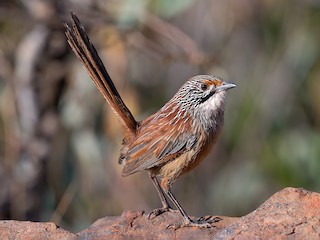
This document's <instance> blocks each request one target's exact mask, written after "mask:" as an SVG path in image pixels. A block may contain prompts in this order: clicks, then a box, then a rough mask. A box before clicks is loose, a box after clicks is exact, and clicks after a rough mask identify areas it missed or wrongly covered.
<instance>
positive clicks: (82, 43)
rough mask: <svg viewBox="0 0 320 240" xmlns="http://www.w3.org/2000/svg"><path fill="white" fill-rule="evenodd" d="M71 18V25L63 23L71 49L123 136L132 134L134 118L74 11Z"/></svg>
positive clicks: (134, 123) (134, 127) (135, 125)
mask: <svg viewBox="0 0 320 240" xmlns="http://www.w3.org/2000/svg"><path fill="white" fill-rule="evenodd" d="M71 19H72V26H71V27H70V26H69V25H68V24H67V23H64V26H65V28H66V32H65V34H66V36H67V39H68V43H69V45H70V47H71V49H72V50H73V52H74V53H75V55H76V56H77V57H78V59H79V60H80V61H81V62H82V63H83V65H84V66H85V67H86V69H87V71H88V73H89V75H90V77H91V79H92V81H93V82H94V83H95V85H96V86H97V88H98V89H99V90H100V92H101V93H102V95H103V97H104V98H105V99H106V100H107V102H108V103H109V104H110V106H111V107H112V109H113V111H114V112H115V114H116V115H117V117H118V118H119V120H120V122H121V124H122V126H123V127H124V134H125V137H129V136H130V135H131V136H132V135H134V134H135V131H136V128H137V122H136V120H135V119H134V117H133V116H132V114H131V112H130V110H129V109H128V108H127V106H126V105H125V103H124V102H123V100H122V99H121V97H120V95H119V93H118V91H117V89H116V87H115V86H114V84H113V82H112V80H111V78H110V76H109V74H108V72H107V70H106V69H105V67H104V65H103V63H102V61H101V59H100V57H99V55H98V53H97V51H96V49H95V47H94V46H93V44H92V43H91V41H90V39H89V37H88V35H87V34H86V32H85V30H84V27H83V26H82V24H81V23H80V21H79V19H78V18H77V16H76V15H75V14H74V13H71ZM128 134H129V136H128Z"/></svg>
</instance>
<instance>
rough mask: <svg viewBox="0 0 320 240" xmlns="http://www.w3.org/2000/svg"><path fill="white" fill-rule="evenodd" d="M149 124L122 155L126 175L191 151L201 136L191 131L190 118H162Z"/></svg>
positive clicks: (124, 174)
mask: <svg viewBox="0 0 320 240" xmlns="http://www.w3.org/2000/svg"><path fill="white" fill-rule="evenodd" d="M146 125H147V126H146V127H144V126H141V127H142V129H141V131H140V133H139V134H138V135H137V138H136V140H135V141H134V142H132V143H131V144H129V146H128V151H127V152H126V154H124V155H123V156H122V158H123V160H124V162H125V165H124V168H123V171H122V175H123V176H128V175H130V174H133V173H135V172H138V171H141V170H145V169H150V168H153V167H156V166H162V165H164V164H165V163H167V162H169V161H172V160H174V159H176V158H178V157H179V156H181V155H182V154H184V153H185V152H187V151H190V150H191V149H192V147H193V146H194V144H195V143H196V142H197V136H196V135H195V134H193V133H191V132H189V131H188V129H189V130H190V129H191V128H190V121H184V120H183V119H180V120H177V121H176V122H170V120H168V119H161V120H160V119H158V120H157V121H155V123H154V124H153V123H152V122H148V124H146Z"/></svg>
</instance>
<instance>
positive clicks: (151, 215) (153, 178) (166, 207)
mask: <svg viewBox="0 0 320 240" xmlns="http://www.w3.org/2000/svg"><path fill="white" fill-rule="evenodd" d="M149 176H150V178H151V181H152V183H153V185H154V186H155V188H156V189H157V192H158V194H159V197H160V201H161V203H162V208H157V209H154V210H153V211H152V212H151V213H149V215H148V218H149V219H150V218H154V217H156V216H158V215H160V214H162V213H164V212H168V211H171V210H172V208H171V207H170V204H169V203H168V200H167V199H166V197H165V195H164V193H163V190H162V188H161V186H160V184H159V182H158V179H157V177H156V176H155V175H154V174H153V173H152V172H149Z"/></svg>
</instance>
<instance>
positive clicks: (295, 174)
mask: <svg viewBox="0 0 320 240" xmlns="http://www.w3.org/2000/svg"><path fill="white" fill-rule="evenodd" d="M70 11H73V12H75V13H76V14H77V15H78V17H79V18H80V20H81V22H82V23H83V24H84V26H85V27H86V29H87V32H88V34H89V36H90V38H91V40H92V42H93V43H94V44H95V46H96V48H97V49H98V52H99V54H100V56H101V58H102V59H103V61H104V63H105V65H106V68H107V69H108V71H109V73H110V75H111V77H112V79H113V80H114V82H115V85H116V86H117V88H118V90H119V91H120V94H121V95H122V96H123V98H124V101H125V102H126V104H127V105H128V106H129V108H130V109H131V110H132V112H133V115H134V116H135V117H136V119H137V120H142V119H144V118H145V117H146V116H149V115H150V114H152V113H154V112H156V111H157V110H158V109H159V108H160V107H161V106H163V105H164V103H166V102H167V101H168V100H169V99H170V98H171V97H172V96H173V95H174V94H175V92H176V91H177V90H178V89H179V87H180V86H181V85H182V84H183V83H184V82H185V81H186V80H187V79H188V78H190V77H192V76H194V75H197V74H215V75H218V76H221V77H222V78H224V79H225V80H230V81H233V82H235V83H236V84H237V88H235V89H233V90H231V91H230V92H229V96H228V105H227V108H226V116H225V118H226V121H225V127H224V129H223V131H222V133H221V136H220V138H219V140H218V143H217V145H216V146H215V148H214V151H212V153H211V154H210V155H209V156H208V157H207V159H206V161H204V162H203V163H202V165H200V166H199V167H198V168H197V169H196V170H194V171H193V172H192V173H190V174H188V175H186V176H185V177H182V178H181V179H180V180H178V181H177V182H176V184H175V185H174V188H173V192H174V193H175V195H176V197H177V199H178V200H179V201H180V203H181V204H182V206H183V207H184V208H185V209H186V211H187V212H188V213H189V214H191V215H194V216H203V215H209V214H210V215H229V216H242V215H245V214H247V213H249V212H250V211H253V210H254V209H255V208H257V207H258V206H259V205H260V204H261V203H262V202H263V201H265V200H266V199H267V198H268V197H270V196H271V195H272V194H273V193H275V192H276V191H279V190H280V189H282V188H284V187H287V186H293V187H303V188H306V189H308V190H312V191H320V178H319V172H320V135H319V128H320V44H319V42H320V41H319V40H320V28H319V25H320V2H319V1H317V0H292V1H284V2H283V1H275V0H262V1H255V0H240V1H239V0H229V1H219V0H215V1H211V0H207V1H195V0H175V1H170V0H122V1H117V0H105V1H103V0H55V1H54V0H1V3H0V218H1V219H17V220H32V221H53V222H55V223H56V224H58V225H60V226H62V227H64V228H65V229H68V230H70V231H79V230H81V229H83V228H86V227H88V226H89V225H91V224H92V223H93V222H94V221H95V220H97V219H99V218H101V217H104V216H107V215H120V214H121V213H122V212H123V211H124V210H126V209H132V210H142V209H143V210H145V211H146V212H149V211H151V210H152V209H154V208H157V207H160V206H161V205H160V201H159V199H158V195H157V193H156V191H155V189H154V187H153V186H152V183H151V181H150V180H149V178H148V176H147V173H146V172H144V173H138V174H135V175H132V176H130V177H127V178H122V177H121V166H119V165H118V164H117V162H118V157H119V149H120V144H121V140H122V133H121V127H120V124H119V122H118V120H117V119H116V118H115V116H114V114H113V113H112V111H111V110H110V108H109V106H108V105H107V104H106V102H105V101H104V99H103V98H102V96H101V95H100V93H99V92H98V90H97V89H96V88H95V86H94V85H93V83H92V82H91V80H90V79H89V77H88V74H87V73H86V72H85V70H84V67H83V66H82V65H81V64H80V62H79V61H78V60H77V59H76V57H75V56H74V54H73V53H72V52H71V50H70V48H69V47H68V45H67V42H66V39H65V36H64V29H63V26H62V22H70V17H69V12H70Z"/></svg>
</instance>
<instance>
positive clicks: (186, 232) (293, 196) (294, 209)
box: [0, 188, 320, 240]
mask: <svg viewBox="0 0 320 240" xmlns="http://www.w3.org/2000/svg"><path fill="white" fill-rule="evenodd" d="M210 217H212V218H216V219H221V220H220V221H218V222H215V223H213V224H212V225H213V227H212V228H196V227H185V228H179V229H176V230H175V229H173V228H167V227H168V226H169V225H172V224H175V223H178V222H181V221H182V218H181V216H180V214H179V212H177V211H174V212H167V213H164V214H162V215H160V216H158V217H156V218H153V219H151V220H149V219H148V216H147V215H146V214H144V212H142V211H125V212H124V213H123V214H122V215H121V216H113V217H105V218H102V219H99V220H97V221H96V222H95V223H93V224H92V225H91V226H90V227H89V228H87V229H85V230H83V231H81V232H79V233H76V234H74V233H70V232H68V231H66V230H63V229H61V228H59V227H58V226H56V225H55V224H54V223H38V222H37V223H36V222H21V221H13V220H6V221H0V239H15V240H24V239H28V240H38V239H39V240H40V239H53V240H55V239H59V240H61V239H83V240H84V239H85V240H102V239H320V194H319V193H315V192H310V191H307V190H304V189H296V188H285V189H283V190H281V191H279V192H277V193H276V194H274V195H273V196H271V197H270V198H269V199H268V200H267V201H266V202H264V203H263V204H262V205H261V206H260V207H258V208H257V209H256V210H255V211H253V212H251V213H249V214H248V215H246V216H243V217H240V218H233V217H224V216H208V218H210ZM217 217H218V218H217Z"/></svg>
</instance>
